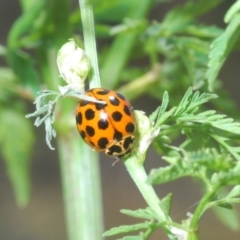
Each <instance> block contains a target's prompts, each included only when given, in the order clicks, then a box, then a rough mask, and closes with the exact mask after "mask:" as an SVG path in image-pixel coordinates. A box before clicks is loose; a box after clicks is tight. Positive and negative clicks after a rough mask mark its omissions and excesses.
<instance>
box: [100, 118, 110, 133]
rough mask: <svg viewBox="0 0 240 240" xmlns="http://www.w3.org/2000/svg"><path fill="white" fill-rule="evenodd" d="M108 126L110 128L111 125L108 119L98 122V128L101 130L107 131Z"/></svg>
mask: <svg viewBox="0 0 240 240" xmlns="http://www.w3.org/2000/svg"><path fill="white" fill-rule="evenodd" d="M108 126H109V123H108V121H107V119H100V120H99V121H98V128H99V129H103V130H104V129H107V128H108Z"/></svg>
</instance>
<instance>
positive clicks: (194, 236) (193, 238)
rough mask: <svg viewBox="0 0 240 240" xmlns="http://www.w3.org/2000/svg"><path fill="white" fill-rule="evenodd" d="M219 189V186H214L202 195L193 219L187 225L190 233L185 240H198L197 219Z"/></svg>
mask: <svg viewBox="0 0 240 240" xmlns="http://www.w3.org/2000/svg"><path fill="white" fill-rule="evenodd" d="M219 187H220V185H216V186H214V188H212V189H211V190H209V189H208V191H207V193H206V194H205V195H204V197H203V198H202V200H201V201H200V202H199V204H198V206H197V208H196V210H195V212H194V214H193V217H192V219H191V221H190V224H189V229H190V231H189V234H188V237H187V240H198V239H199V234H198V222H199V219H200V217H201V216H202V214H203V212H204V209H205V208H206V207H207V203H208V202H209V200H210V199H211V198H212V197H213V195H214V194H216V192H217V190H218V189H219Z"/></svg>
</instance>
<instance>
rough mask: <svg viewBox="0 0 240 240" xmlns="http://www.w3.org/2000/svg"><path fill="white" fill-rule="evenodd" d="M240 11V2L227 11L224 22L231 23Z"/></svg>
mask: <svg viewBox="0 0 240 240" xmlns="http://www.w3.org/2000/svg"><path fill="white" fill-rule="evenodd" d="M239 11H240V1H239V0H238V1H236V2H235V3H234V4H233V5H232V6H231V7H230V8H229V9H228V11H227V13H226V15H225V17H224V22H225V23H229V22H230V21H231V20H232V18H233V17H234V16H235V15H236V14H237V13H238V12H239Z"/></svg>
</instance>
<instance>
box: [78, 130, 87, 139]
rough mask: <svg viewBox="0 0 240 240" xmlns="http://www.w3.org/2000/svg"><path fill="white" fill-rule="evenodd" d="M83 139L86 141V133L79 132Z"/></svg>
mask: <svg viewBox="0 0 240 240" xmlns="http://www.w3.org/2000/svg"><path fill="white" fill-rule="evenodd" d="M79 133H80V135H81V137H82V138H83V139H84V138H85V137H86V133H85V132H84V131H81V132H79Z"/></svg>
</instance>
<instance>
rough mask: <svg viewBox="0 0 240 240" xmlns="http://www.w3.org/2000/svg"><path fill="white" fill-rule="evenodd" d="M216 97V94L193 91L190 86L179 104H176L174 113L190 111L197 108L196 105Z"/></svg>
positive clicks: (181, 113)
mask: <svg viewBox="0 0 240 240" xmlns="http://www.w3.org/2000/svg"><path fill="white" fill-rule="evenodd" d="M214 98H217V95H216V94H210V93H202V94H201V95H200V94H199V92H198V91H197V92H195V93H193V90H192V88H191V87H190V88H189V89H188V90H187V92H186V93H185V95H184V96H183V98H182V100H181V102H180V104H179V105H178V107H177V109H176V111H175V113H174V115H175V116H181V115H184V114H186V113H188V114H189V113H192V112H194V111H195V110H198V108H197V107H198V106H200V105H202V104H204V103H206V102H208V101H209V100H211V99H214Z"/></svg>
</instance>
